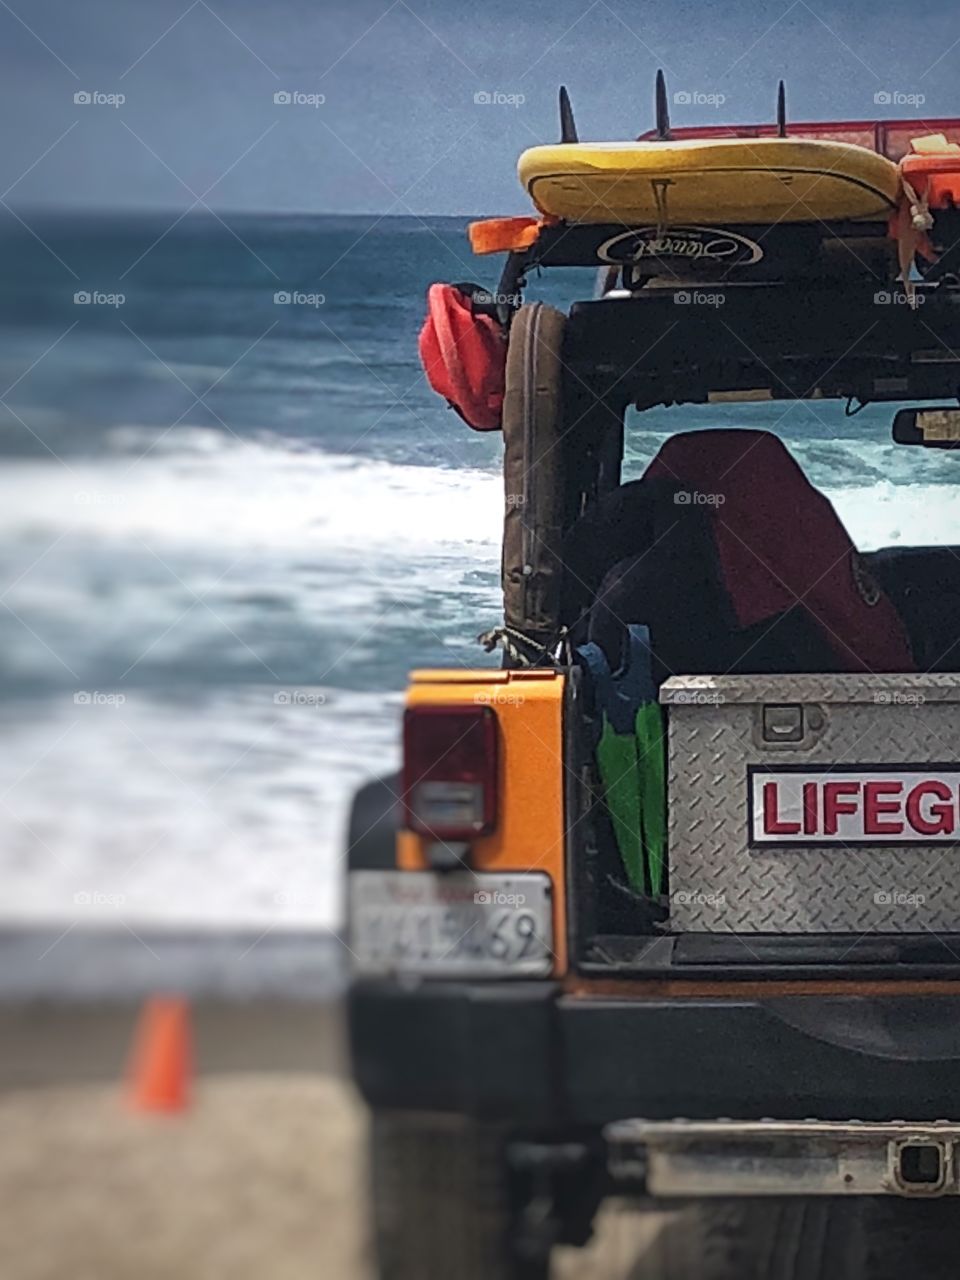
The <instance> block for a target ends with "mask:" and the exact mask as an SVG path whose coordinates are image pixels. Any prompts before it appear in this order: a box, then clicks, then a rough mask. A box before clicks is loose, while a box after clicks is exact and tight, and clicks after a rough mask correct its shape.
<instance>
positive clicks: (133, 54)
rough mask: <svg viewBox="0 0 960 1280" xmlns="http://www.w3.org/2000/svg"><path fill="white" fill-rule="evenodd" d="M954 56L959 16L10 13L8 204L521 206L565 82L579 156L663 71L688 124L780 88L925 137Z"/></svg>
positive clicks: (924, 7)
mask: <svg viewBox="0 0 960 1280" xmlns="http://www.w3.org/2000/svg"><path fill="white" fill-rule="evenodd" d="M958 57H960V8H958V7H957V6H956V5H951V4H949V3H947V2H945V0H936V3H924V2H923V0H921V3H919V4H915V5H912V6H910V7H909V9H906V10H905V9H904V6H903V5H902V4H894V3H891V2H889V0H871V2H870V3H867V2H866V0H850V2H849V3H842V2H839V0H830V3H823V2H821V0H811V3H807V2H806V0H773V2H772V3H769V2H766V3H757V2H756V0H730V2H728V3H706V2H705V0H674V2H673V3H668V4H664V3H650V2H648V0H643V2H635V0H556V2H555V3H550V4H547V3H543V0H527V2H526V3H524V0H514V2H513V3H510V2H509V0H483V2H482V3H481V2H479V0H469V2H467V0H149V2H148V0H0V60H2V64H3V65H2V74H0V111H2V118H3V119H4V121H5V122H6V130H5V133H6V135H7V136H6V139H5V144H4V147H3V152H2V159H0V181H2V187H3V194H2V197H0V199H2V201H3V202H4V203H5V204H6V205H7V206H8V207H9V208H10V209H12V210H13V211H14V213H16V212H18V211H26V210H29V209H35V208H38V207H47V208H50V207H52V208H60V209H89V210H93V209H116V210H125V209H157V210H163V211H167V210H177V211H182V210H184V209H187V208H190V207H196V208H197V209H203V207H204V206H205V205H207V206H209V207H211V208H214V209H217V210H220V211H227V210H231V211H232V210H236V211H251V212H253V211H261V210H262V211H300V212H316V213H374V214H384V213H396V214H405V213H413V214H417V215H424V214H473V215H481V214H486V215H494V214H507V213H522V212H526V211H527V208H528V205H527V200H526V197H525V196H524V193H523V192H522V190H521V189H520V187H519V184H518V183H517V180H516V173H515V163H516V158H517V156H518V154H519V153H520V152H521V151H522V150H524V149H525V148H526V147H529V146H534V145H536V144H538V143H542V142H551V141H554V140H555V139H556V137H557V130H558V125H557V108H556V94H557V86H558V85H559V84H560V83H566V84H567V85H568V87H569V89H570V92H571V95H572V98H573V102H574V106H575V109H576V114H577V121H578V125H579V129H580V134H581V137H582V138H584V139H588V138H589V139H617V138H625V137H632V136H635V135H636V134H637V133H638V132H640V131H642V130H643V129H646V128H649V127H650V125H651V124H652V115H653V80H654V75H655V72H656V69H657V67H663V68H664V70H665V72H666V75H667V82H668V89H669V94H670V98H671V100H672V101H673V103H674V105H673V106H672V108H671V111H672V116H673V120H674V123H676V124H697V123H714V122H716V123H732V122H752V121H756V120H768V119H771V118H772V117H773V115H774V111H775V95H776V86H777V80H778V79H779V78H780V77H783V78H784V79H785V80H786V83H787V94H788V113H789V115H790V116H791V117H792V118H793V119H804V118H805V119H831V118H862V119H873V118H885V117H908V118H917V119H918V120H922V119H924V118H931V117H935V116H938V115H940V116H949V115H952V114H957V115H960V90H958V88H957V78H956V72H955V65H956V61H957V59H958ZM76 95H80V98H79V99H76ZM84 95H86V97H87V98H89V100H85V99H84ZM277 95H280V96H279V98H277V97H276V96H277ZM121 99H122V101H121Z"/></svg>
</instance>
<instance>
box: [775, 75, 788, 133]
mask: <svg viewBox="0 0 960 1280" xmlns="http://www.w3.org/2000/svg"><path fill="white" fill-rule="evenodd" d="M786 136H787V89H786V85H785V84H784V83H783V81H782V80H781V81H780V83H779V85H778V86H777V137H778V138H785V137H786Z"/></svg>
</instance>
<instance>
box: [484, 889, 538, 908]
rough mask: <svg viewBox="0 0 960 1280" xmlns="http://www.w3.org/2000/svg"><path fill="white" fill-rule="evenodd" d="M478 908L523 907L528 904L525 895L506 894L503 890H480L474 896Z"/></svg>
mask: <svg viewBox="0 0 960 1280" xmlns="http://www.w3.org/2000/svg"><path fill="white" fill-rule="evenodd" d="M473 900H474V902H475V903H476V904H477V906H478V907H522V906H524V905H525V904H526V901H527V895H526V894H525V893H504V892H503V890H502V889H478V890H477V892H476V893H475V894H474V895H473Z"/></svg>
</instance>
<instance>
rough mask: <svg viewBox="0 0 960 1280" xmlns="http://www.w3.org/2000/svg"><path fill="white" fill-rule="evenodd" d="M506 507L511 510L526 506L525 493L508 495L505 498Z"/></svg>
mask: <svg viewBox="0 0 960 1280" xmlns="http://www.w3.org/2000/svg"><path fill="white" fill-rule="evenodd" d="M506 502H507V506H508V507H509V508H510V509H511V510H513V509H514V508H516V507H523V506H526V502H527V495H526V494H525V493H508V494H507V498H506Z"/></svg>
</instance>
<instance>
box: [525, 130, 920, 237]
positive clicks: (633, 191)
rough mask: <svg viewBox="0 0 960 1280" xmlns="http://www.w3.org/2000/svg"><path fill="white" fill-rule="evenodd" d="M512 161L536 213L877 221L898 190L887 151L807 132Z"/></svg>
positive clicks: (539, 150)
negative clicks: (795, 135) (804, 134)
mask: <svg viewBox="0 0 960 1280" xmlns="http://www.w3.org/2000/svg"><path fill="white" fill-rule="evenodd" d="M517 167H518V171H519V174H520V181H521V182H522V183H523V185H524V186H525V187H526V189H527V191H528V192H529V193H530V195H531V197H532V198H533V202H534V204H535V205H536V206H537V208H538V209H539V210H540V211H541V212H542V213H547V214H552V215H553V216H554V217H557V218H564V219H566V220H568V221H571V222H594V223H596V222H613V223H623V224H626V225H630V226H636V225H637V224H638V223H647V222H651V223H656V224H659V225H663V226H676V225H678V224H681V223H689V222H696V223H708V224H710V225H720V224H729V223H767V222H818V221H820V222H830V221H833V220H841V219H847V218H853V219H861V218H862V219H871V220H876V219H883V218H886V217H887V215H888V214H889V213H890V210H891V209H892V208H893V207H894V205H895V204H896V201H897V197H898V195H899V191H900V176H899V172H898V170H897V166H896V165H895V164H894V163H893V162H892V161H890V160H888V159H886V157H885V156H881V155H878V154H877V153H876V152H874V151H868V150H867V149H866V148H865V147H857V146H853V145H852V144H851V143H848V142H819V141H814V140H811V139H805V138H709V139H700V138H697V139H684V140H683V141H678V142H573V143H569V142H568V143H563V144H560V145H556V146H549V147H531V148H530V150H529V151H525V152H524V153H523V155H522V156H521V157H520V160H519V163H518V166H517Z"/></svg>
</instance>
